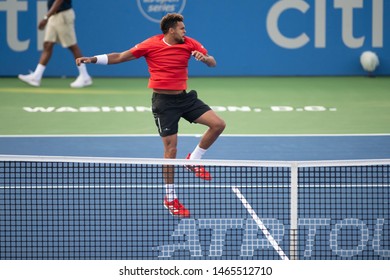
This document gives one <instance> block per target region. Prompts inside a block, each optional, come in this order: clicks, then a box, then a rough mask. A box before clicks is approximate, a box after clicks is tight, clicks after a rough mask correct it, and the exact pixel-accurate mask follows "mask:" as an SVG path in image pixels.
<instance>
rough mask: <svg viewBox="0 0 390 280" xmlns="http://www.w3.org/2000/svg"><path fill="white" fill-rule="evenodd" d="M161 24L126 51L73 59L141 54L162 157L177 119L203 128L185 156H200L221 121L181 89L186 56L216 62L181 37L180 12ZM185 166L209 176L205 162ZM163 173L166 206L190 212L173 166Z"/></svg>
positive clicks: (172, 145) (172, 154)
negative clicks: (179, 192)
mask: <svg viewBox="0 0 390 280" xmlns="http://www.w3.org/2000/svg"><path fill="white" fill-rule="evenodd" d="M160 25H161V31H162V33H163V34H159V35H155V36H152V37H150V38H148V39H147V40H145V41H143V42H141V43H139V44H137V45H135V46H134V47H133V48H131V49H129V50H126V51H124V52H121V53H110V54H102V55H96V56H93V57H80V58H77V59H76V64H77V65H78V66H80V65H81V64H82V63H96V64H117V63H122V62H127V61H131V60H134V59H138V58H140V57H145V59H146V63H147V65H148V68H149V73H150V79H149V84H148V87H149V88H151V89H153V96H152V112H153V115H154V119H155V123H156V126H157V128H158V132H159V134H160V136H161V138H162V142H163V144H164V158H168V159H174V158H176V153H177V140H178V139H177V138H178V137H177V133H178V123H179V120H180V118H184V119H185V120H187V121H188V122H190V123H199V124H202V125H205V126H207V127H208V129H207V131H206V132H205V133H204V135H203V136H202V138H201V140H200V142H199V144H198V145H197V146H196V147H195V149H194V151H193V152H192V153H190V154H188V156H187V159H188V160H193V159H201V158H202V156H203V155H204V154H205V152H206V151H207V149H208V148H209V147H210V146H211V145H212V144H213V143H214V142H215V140H217V138H218V137H219V135H220V134H221V133H222V132H223V130H224V129H225V122H224V121H223V120H222V119H221V118H220V117H218V116H217V114H216V113H215V112H214V111H213V110H211V108H210V107H209V106H208V105H206V104H205V103H204V102H203V101H201V100H200V99H198V95H197V92H196V91H194V90H190V91H188V92H187V91H186V90H187V79H188V61H189V60H190V58H191V56H192V57H194V58H195V59H196V60H197V61H200V62H202V63H204V64H205V65H207V66H209V67H215V66H216V64H217V63H216V60H215V59H214V57H213V56H211V55H209V54H208V53H207V50H206V49H205V48H204V47H203V46H202V45H201V44H200V43H199V42H198V41H196V40H194V39H192V38H190V37H187V36H186V29H185V25H184V18H183V16H182V15H180V14H167V15H165V16H164V17H163V18H162V19H161V22H160ZM186 168H187V169H188V170H190V171H192V172H194V174H195V176H197V177H199V178H201V179H203V180H211V175H210V173H209V172H208V171H207V170H205V168H204V166H199V165H186ZM163 173H164V179H165V187H166V196H165V198H164V205H165V207H166V208H167V209H168V210H169V211H170V213H171V214H172V215H174V216H178V217H181V218H188V217H190V211H189V210H187V209H186V208H185V207H184V206H183V205H182V204H181V203H180V202H179V200H178V197H177V195H176V192H175V185H174V167H173V166H170V165H169V166H165V167H164V169H163Z"/></svg>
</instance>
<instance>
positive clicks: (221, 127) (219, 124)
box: [214, 119, 226, 134]
mask: <svg viewBox="0 0 390 280" xmlns="http://www.w3.org/2000/svg"><path fill="white" fill-rule="evenodd" d="M225 128H226V123H225V121H224V120H222V119H220V120H219V121H218V122H217V123H216V124H215V126H214V129H215V131H217V132H218V133H219V134H221V133H222V132H223V131H224V130H225Z"/></svg>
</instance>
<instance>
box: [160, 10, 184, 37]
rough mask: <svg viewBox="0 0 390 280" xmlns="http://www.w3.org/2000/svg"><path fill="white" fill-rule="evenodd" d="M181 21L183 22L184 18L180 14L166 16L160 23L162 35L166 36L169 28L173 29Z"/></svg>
mask: <svg viewBox="0 0 390 280" xmlns="http://www.w3.org/2000/svg"><path fill="white" fill-rule="evenodd" d="M182 21H184V17H183V16H182V15H181V14H166V15H165V16H164V17H163V18H162V19H161V22H160V27H161V31H162V33H163V34H167V33H168V31H169V28H175V27H176V24H177V23H178V22H182Z"/></svg>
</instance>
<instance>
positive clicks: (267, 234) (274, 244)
mask: <svg viewBox="0 0 390 280" xmlns="http://www.w3.org/2000/svg"><path fill="white" fill-rule="evenodd" d="M232 190H233V192H234V193H235V194H236V195H237V197H238V199H239V200H240V201H241V203H242V204H243V205H244V207H245V209H246V210H247V211H248V213H249V214H250V215H251V217H252V219H253V220H254V221H255V222H256V224H257V226H258V227H259V228H260V229H261V231H262V232H263V234H264V235H265V237H266V238H267V239H268V241H269V242H270V243H271V245H272V247H274V249H275V251H276V252H277V253H278V254H279V256H280V258H281V259H282V260H289V258H288V257H287V255H286V254H285V253H284V252H283V250H282V248H280V246H279V244H278V243H277V242H276V240H275V239H274V238H273V236H272V235H271V234H270V232H269V231H268V229H267V228H266V226H265V225H264V223H263V222H262V221H261V220H260V218H259V217H258V216H257V214H256V212H255V210H253V208H252V206H251V205H250V204H249V203H248V201H247V200H246V199H245V197H244V196H243V195H242V193H241V192H240V190H239V189H238V188H237V187H232Z"/></svg>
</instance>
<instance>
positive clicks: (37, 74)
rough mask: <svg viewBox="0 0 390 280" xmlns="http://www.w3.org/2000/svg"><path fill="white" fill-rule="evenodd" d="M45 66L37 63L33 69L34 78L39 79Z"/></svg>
mask: <svg viewBox="0 0 390 280" xmlns="http://www.w3.org/2000/svg"><path fill="white" fill-rule="evenodd" d="M45 69H46V66H45V65H42V64H38V65H37V68H35V71H34V78H35V79H36V80H41V79H42V76H43V72H45Z"/></svg>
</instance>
